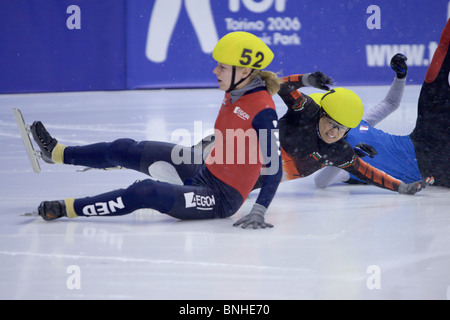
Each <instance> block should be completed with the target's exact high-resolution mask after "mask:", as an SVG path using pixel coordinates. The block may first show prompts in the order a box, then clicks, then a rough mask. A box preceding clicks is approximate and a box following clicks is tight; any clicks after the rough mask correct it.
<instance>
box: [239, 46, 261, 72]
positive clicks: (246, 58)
mask: <svg viewBox="0 0 450 320" xmlns="http://www.w3.org/2000/svg"><path fill="white" fill-rule="evenodd" d="M252 53H253V51H252V50H250V49H244V50H243V51H242V54H241V57H242V58H243V59H241V60H239V62H240V63H241V64H242V65H244V66H248V65H250V64H251V63H252V56H251V54H252ZM255 59H259V60H257V61H256V62H255V63H253V64H252V65H251V66H252V67H254V68H261V62H262V61H263V60H264V54H263V53H262V52H261V51H258V52H256V54H255Z"/></svg>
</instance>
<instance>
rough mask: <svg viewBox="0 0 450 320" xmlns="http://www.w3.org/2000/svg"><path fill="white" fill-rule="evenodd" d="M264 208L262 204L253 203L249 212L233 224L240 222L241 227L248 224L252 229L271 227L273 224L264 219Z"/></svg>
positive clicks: (237, 224)
mask: <svg viewBox="0 0 450 320" xmlns="http://www.w3.org/2000/svg"><path fill="white" fill-rule="evenodd" d="M266 210H267V209H266V208H265V207H264V206H262V205H260V204H257V203H255V204H254V205H253V208H252V210H251V211H250V213H249V214H248V215H246V216H244V217H242V218H241V219H239V220H238V221H236V222H235V223H234V224H233V226H235V227H237V226H239V225H241V224H242V228H247V227H248V226H253V229H257V228H266V227H267V228H272V227H273V225H271V224H270V223H266V222H265V221H264V214H265V213H266Z"/></svg>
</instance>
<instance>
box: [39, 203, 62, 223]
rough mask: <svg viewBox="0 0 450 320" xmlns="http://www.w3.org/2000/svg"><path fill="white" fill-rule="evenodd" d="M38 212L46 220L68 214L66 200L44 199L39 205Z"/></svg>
mask: <svg viewBox="0 0 450 320" xmlns="http://www.w3.org/2000/svg"><path fill="white" fill-rule="evenodd" d="M38 213H39V215H40V216H41V217H42V219H44V220H45V221H51V220H55V219H58V218H61V217H66V216H67V213H66V205H65V203H64V201H43V202H41V204H40V205H39V208H38Z"/></svg>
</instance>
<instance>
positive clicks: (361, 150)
mask: <svg viewBox="0 0 450 320" xmlns="http://www.w3.org/2000/svg"><path fill="white" fill-rule="evenodd" d="M353 150H355V153H356V155H357V156H358V157H360V158H362V157H365V156H369V157H370V158H373V157H374V156H376V155H377V154H378V152H377V150H376V149H375V148H374V147H372V146H371V145H370V144H367V143H358V144H357V145H356V146H355V147H354V148H353Z"/></svg>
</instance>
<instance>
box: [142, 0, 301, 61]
mask: <svg viewBox="0 0 450 320" xmlns="http://www.w3.org/2000/svg"><path fill="white" fill-rule="evenodd" d="M286 1H287V0H228V9H229V10H230V12H239V11H240V10H241V8H242V7H245V8H246V9H247V10H249V11H250V12H253V13H263V12H266V11H267V10H269V9H270V8H272V7H273V8H274V9H275V11H276V12H284V11H285V10H286ZM183 4H184V7H185V9H186V12H187V15H188V17H189V20H190V22H191V23H192V26H193V28H194V31H195V34H196V35H197V38H198V40H199V43H200V47H201V49H202V51H203V52H204V53H206V54H210V53H212V52H213V50H214V47H215V45H216V43H217V42H218V41H219V36H218V32H217V28H216V23H215V21H214V15H213V12H212V10H211V3H210V0H156V1H155V4H154V6H153V10H152V13H151V16H150V22H149V26H148V32H147V42H146V46H145V56H146V57H147V59H149V60H150V61H152V62H155V63H161V62H164V61H166V59H167V53H168V50H169V47H170V41H171V38H172V36H173V32H174V30H175V26H176V24H177V22H178V18H179V16H180V13H181V9H182V7H183ZM241 4H242V6H241ZM225 27H226V30H227V31H228V32H231V31H236V30H243V31H249V32H253V31H264V30H265V29H267V30H268V31H276V32H275V33H274V34H273V36H270V35H267V34H263V35H261V39H262V40H263V41H264V42H265V43H266V44H268V45H271V44H274V45H277V44H282V45H300V38H299V37H298V35H297V34H296V33H294V34H292V35H284V34H281V33H280V32H278V31H282V30H285V31H289V30H293V31H298V30H299V29H300V27H301V24H300V22H299V21H298V18H293V19H291V18H289V17H286V18H281V17H268V18H267V21H266V22H264V21H262V20H257V21H248V20H247V19H245V18H244V19H239V20H235V19H232V18H225Z"/></svg>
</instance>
